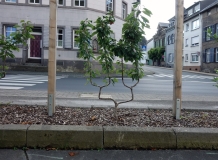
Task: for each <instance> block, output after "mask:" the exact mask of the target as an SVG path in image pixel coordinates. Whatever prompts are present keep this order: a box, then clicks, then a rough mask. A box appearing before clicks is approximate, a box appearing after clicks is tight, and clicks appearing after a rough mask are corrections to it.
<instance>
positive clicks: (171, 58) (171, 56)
mask: <svg viewBox="0 0 218 160" xmlns="http://www.w3.org/2000/svg"><path fill="white" fill-rule="evenodd" d="M168 62H173V54H172V53H170V54H169V60H168Z"/></svg>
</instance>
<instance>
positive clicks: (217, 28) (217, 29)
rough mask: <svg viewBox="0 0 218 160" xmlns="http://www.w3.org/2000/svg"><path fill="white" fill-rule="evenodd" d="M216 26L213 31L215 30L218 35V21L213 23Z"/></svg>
mask: <svg viewBox="0 0 218 160" xmlns="http://www.w3.org/2000/svg"><path fill="white" fill-rule="evenodd" d="M215 26H216V27H215V32H216V34H217V35H218V23H217V24H216V25H215Z"/></svg>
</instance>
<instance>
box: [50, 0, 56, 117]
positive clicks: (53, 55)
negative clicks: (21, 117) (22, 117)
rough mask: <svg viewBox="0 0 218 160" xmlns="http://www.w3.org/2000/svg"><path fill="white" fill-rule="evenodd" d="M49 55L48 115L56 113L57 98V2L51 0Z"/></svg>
mask: <svg viewBox="0 0 218 160" xmlns="http://www.w3.org/2000/svg"><path fill="white" fill-rule="evenodd" d="M49 4H50V17H49V55H48V115H49V116H52V115H53V113H54V112H55V105H56V104H55V98H56V34H57V0H50V3H49Z"/></svg>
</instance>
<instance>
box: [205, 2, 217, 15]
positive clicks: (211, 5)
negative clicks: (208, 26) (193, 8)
mask: <svg viewBox="0 0 218 160" xmlns="http://www.w3.org/2000/svg"><path fill="white" fill-rule="evenodd" d="M217 4H218V0H217V1H215V2H213V3H211V4H210V5H209V6H207V7H206V8H204V9H203V10H202V11H201V13H202V12H205V11H206V10H208V9H210V8H211V7H213V6H215V5H217Z"/></svg>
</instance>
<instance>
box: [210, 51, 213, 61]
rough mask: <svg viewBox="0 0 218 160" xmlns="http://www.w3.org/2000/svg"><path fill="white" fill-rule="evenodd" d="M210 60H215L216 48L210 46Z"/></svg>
mask: <svg viewBox="0 0 218 160" xmlns="http://www.w3.org/2000/svg"><path fill="white" fill-rule="evenodd" d="M210 62H211V63H213V62H214V48H210Z"/></svg>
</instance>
